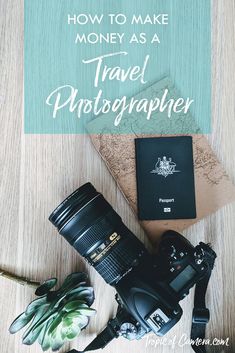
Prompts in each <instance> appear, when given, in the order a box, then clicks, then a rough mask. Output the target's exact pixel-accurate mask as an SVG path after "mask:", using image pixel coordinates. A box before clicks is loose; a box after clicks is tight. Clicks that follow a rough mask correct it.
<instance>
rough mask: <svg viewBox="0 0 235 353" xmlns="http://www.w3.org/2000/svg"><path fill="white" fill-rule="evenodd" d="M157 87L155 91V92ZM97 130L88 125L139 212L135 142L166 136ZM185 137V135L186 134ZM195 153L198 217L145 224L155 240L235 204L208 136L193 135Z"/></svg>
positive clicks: (92, 136)
mask: <svg viewBox="0 0 235 353" xmlns="http://www.w3.org/2000/svg"><path fill="white" fill-rule="evenodd" d="M153 87H154V86H152V88H151V90H153ZM145 92H146V91H145ZM99 119H102V117H99V118H97V119H95V121H96V123H97V120H99ZM188 119H192V117H191V116H188ZM192 123H193V124H195V121H193V120H192ZM90 127H91V128H90ZM93 127H94V123H93V122H91V123H90V124H89V125H88V132H89V131H92V134H91V135H90V137H91V140H92V142H93V144H94V146H95V148H96V150H97V151H98V152H99V154H100V155H101V157H102V158H103V159H104V161H105V163H106V165H107V167H108V169H109V170H110V172H111V174H112V175H113V177H114V179H115V180H116V182H117V183H118V185H119V187H120V189H121V191H122V192H123V194H124V196H125V197H126V199H127V201H128V202H129V204H130V206H131V207H132V209H133V210H134V211H135V212H137V193H136V168H135V144H134V139H135V138H137V137H149V136H151V137H153V136H156V137H157V136H161V135H162V134H161V135H160V134H150V135H143V134H138V133H134V134H129V135H127V134H123V135H117V134H116V135H114V134H108V133H107V130H106V131H105V134H94V133H93V131H94V130H93ZM182 134H184V135H185V133H183V132H182ZM178 135H179V134H178ZM164 136H165V135H164ZM171 136H172V135H171ZM193 152H194V171H195V188H196V208H197V218H196V219H187V220H169V221H142V222H141V224H142V226H143V228H144V229H145V231H146V233H147V234H148V236H149V238H150V240H152V241H154V240H156V236H157V235H159V234H160V233H162V232H163V231H164V230H166V229H173V230H176V231H182V230H183V229H185V228H187V227H189V226H190V225H192V224H194V223H196V222H197V221H199V220H200V219H202V218H204V217H206V216H208V215H209V214H211V213H213V212H215V211H216V210H218V209H219V208H220V207H222V206H224V205H225V204H227V203H230V202H232V201H235V187H234V185H233V184H232V182H231V181H230V180H229V177H228V176H227V175H226V172H225V171H224V169H223V167H222V166H221V164H220V162H219V161H218V159H217V158H216V156H215V154H214V152H213V151H212V149H211V147H210V146H209V144H208V141H207V139H206V137H205V136H204V135H202V134H197V135H193ZM182 187H183V185H182Z"/></svg>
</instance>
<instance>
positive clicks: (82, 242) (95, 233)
mask: <svg viewBox="0 0 235 353" xmlns="http://www.w3.org/2000/svg"><path fill="white" fill-rule="evenodd" d="M113 218H115V217H113ZM113 226H114V225H113V223H110V222H109V218H108V217H106V218H103V217H102V219H101V220H100V221H97V222H96V223H95V224H94V225H93V226H92V227H90V228H89V229H88V230H87V231H86V232H85V233H83V234H82V235H81V236H79V237H78V238H77V239H76V241H75V242H74V244H73V246H74V247H75V249H76V250H77V251H78V252H79V253H80V254H81V255H82V256H84V255H85V254H86V253H87V251H89V250H90V249H91V248H92V246H93V245H95V244H97V243H98V242H99V241H102V240H105V238H106V237H107V235H109V234H111V233H112V231H113Z"/></svg>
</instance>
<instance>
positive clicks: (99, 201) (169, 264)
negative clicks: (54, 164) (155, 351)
mask: <svg viewBox="0 0 235 353" xmlns="http://www.w3.org/2000/svg"><path fill="white" fill-rule="evenodd" d="M49 220H50V221H51V222H52V223H53V224H54V225H55V226H56V227H57V229H58V231H59V233H60V234H61V235H62V236H63V237H65V239H66V240H67V241H69V243H70V244H71V245H72V246H73V247H74V248H75V249H76V250H77V251H78V252H79V253H80V254H81V255H82V256H83V257H84V258H85V259H86V261H87V262H88V263H89V264H90V265H92V266H93V267H94V268H95V269H96V271H97V272H98V273H99V274H100V275H101V276H102V277H103V279H104V280H105V281H106V282H107V283H108V284H110V285H112V286H114V287H115V289H116V291H117V295H116V300H117V301H118V304H119V307H118V311H117V316H116V317H115V318H114V319H112V320H110V321H109V322H108V325H107V327H106V329H105V330H104V331H102V332H103V335H102V332H101V334H100V335H101V336H102V337H101V339H100V342H99V347H100V348H102V347H104V346H105V345H106V344H107V343H108V342H109V341H110V340H111V339H112V338H114V337H118V336H120V335H122V336H124V337H125V338H127V339H140V338H141V337H143V336H144V335H145V334H146V333H148V332H150V331H153V332H154V333H155V334H156V335H158V336H163V335H165V334H166V333H167V332H168V331H169V330H170V329H171V328H172V327H173V326H174V325H175V324H176V323H177V322H178V321H179V320H180V318H181V316H182V309H181V307H180V305H179V302H180V300H182V299H183V298H184V297H185V296H186V295H187V294H188V293H189V290H190V288H192V287H193V286H194V285H195V284H197V283H199V282H200V280H201V279H202V278H204V277H205V276H206V274H207V273H210V272H211V270H212V269H213V265H214V261H215V258H216V254H215V252H214V251H213V250H212V249H211V247H210V246H209V245H207V244H204V243H200V244H199V245H197V246H196V247H194V246H193V245H192V244H190V242H188V241H187V240H186V239H185V238H184V237H183V236H182V235H180V234H179V233H177V232H175V231H172V230H170V231H167V232H165V233H164V234H163V236H162V239H161V242H160V246H159V251H158V253H157V254H156V255H151V254H150V253H149V252H148V251H147V250H146V248H145V247H144V245H143V244H142V243H141V242H140V241H139V240H138V239H137V238H136V237H135V236H134V234H133V233H132V232H131V231H130V230H129V229H128V228H127V227H126V226H125V225H124V224H123V222H122V220H121V217H120V216H119V215H118V214H117V213H116V212H115V211H114V209H113V208H112V207H111V205H110V204H109V203H108V202H107V201H106V200H105V199H104V197H103V196H102V194H100V193H98V192H97V191H96V189H95V188H94V187H93V186H92V185H91V184H90V183H87V184H85V185H83V186H82V187H80V188H79V189H78V190H76V191H75V192H74V193H73V194H72V195H70V196H69V197H68V198H67V199H65V200H64V201H63V202H62V203H61V204H60V205H59V206H58V207H57V208H56V209H55V211H54V212H53V213H52V214H51V216H50V218H49ZM208 315H209V312H208ZM208 319H209V317H208V318H207V317H205V320H208ZM100 335H99V336H100ZM99 336H97V337H99ZM94 347H95V348H94ZM94 347H93V348H92V349H97V347H96V346H94ZM87 350H88V349H87Z"/></svg>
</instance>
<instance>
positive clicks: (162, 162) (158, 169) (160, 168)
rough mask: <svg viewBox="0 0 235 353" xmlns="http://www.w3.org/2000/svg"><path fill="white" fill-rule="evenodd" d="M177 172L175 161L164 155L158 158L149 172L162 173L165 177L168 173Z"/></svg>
mask: <svg viewBox="0 0 235 353" xmlns="http://www.w3.org/2000/svg"><path fill="white" fill-rule="evenodd" d="M179 172H180V171H179V170H176V163H175V162H173V161H172V158H169V159H167V158H166V156H164V157H163V158H162V159H161V158H158V161H157V163H156V164H155V169H153V170H152V171H151V172H150V173H153V174H157V175H162V176H164V177H165V178H166V177H167V176H168V175H171V174H174V173H179Z"/></svg>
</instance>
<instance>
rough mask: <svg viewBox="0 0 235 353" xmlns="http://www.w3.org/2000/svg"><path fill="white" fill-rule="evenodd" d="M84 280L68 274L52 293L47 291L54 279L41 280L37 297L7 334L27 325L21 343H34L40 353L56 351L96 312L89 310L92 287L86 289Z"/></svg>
mask: <svg viewBox="0 0 235 353" xmlns="http://www.w3.org/2000/svg"><path fill="white" fill-rule="evenodd" d="M85 280H86V275H85V274H84V273H72V274H71V275H69V276H68V277H67V278H66V279H65V281H64V283H63V284H62V286H61V288H59V289H58V290H54V291H51V288H53V287H54V286H55V285H56V283H57V280H56V279H55V278H52V279H50V280H47V281H45V282H44V283H43V284H42V285H41V286H40V287H39V288H38V289H37V290H36V292H35V294H36V295H38V296H39V298H37V299H35V300H34V301H32V302H31V303H30V304H29V305H28V306H27V308H26V310H25V312H24V313H22V314H21V315H20V316H18V318H16V319H15V320H14V321H13V323H12V324H11V326H10V328H9V331H10V332H11V333H15V332H17V331H19V330H20V329H22V328H23V327H25V326H26V325H27V324H29V323H30V324H29V326H28V328H27V330H26V331H25V332H24V335H23V343H24V344H27V345H31V344H33V343H34V342H36V341H38V343H39V344H40V345H41V348H42V350H43V351H47V350H48V349H52V351H57V350H59V349H60V348H61V347H62V346H63V344H64V343H65V342H66V341H68V340H73V339H74V338H75V337H77V336H78V335H79V333H80V332H81V330H82V329H84V328H85V327H86V326H87V325H88V323H89V317H90V316H92V315H93V314H94V313H95V312H96V311H95V310H94V309H91V308H90V306H91V305H92V303H93V301H94V291H93V288H92V287H87V286H86V283H85V282H84V281H85Z"/></svg>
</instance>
